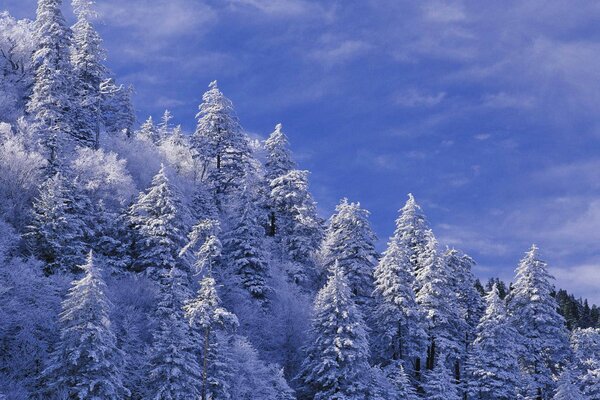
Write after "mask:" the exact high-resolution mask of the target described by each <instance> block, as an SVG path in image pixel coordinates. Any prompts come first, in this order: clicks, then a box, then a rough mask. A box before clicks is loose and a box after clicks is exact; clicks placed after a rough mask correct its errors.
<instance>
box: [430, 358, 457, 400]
mask: <svg viewBox="0 0 600 400" xmlns="http://www.w3.org/2000/svg"><path fill="white" fill-rule="evenodd" d="M423 390H424V392H425V396H426V397H425V398H426V399H427V400H460V399H461V396H460V395H459V394H458V387H457V385H456V383H455V380H454V379H453V377H452V373H451V372H450V370H449V369H448V367H446V363H445V360H444V359H443V357H439V358H438V360H437V361H436V363H435V367H434V368H433V370H431V371H429V372H428V373H427V376H426V378H425V383H424V384H423Z"/></svg>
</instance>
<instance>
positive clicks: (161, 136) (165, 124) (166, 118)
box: [157, 110, 173, 142]
mask: <svg viewBox="0 0 600 400" xmlns="http://www.w3.org/2000/svg"><path fill="white" fill-rule="evenodd" d="M172 119H173V114H171V111H169V110H165V112H164V113H163V116H162V118H161V119H160V123H159V124H158V129H157V131H158V141H159V142H162V141H163V140H165V139H166V138H168V137H169V136H170V135H171V133H172V129H171V126H170V123H171V120H172Z"/></svg>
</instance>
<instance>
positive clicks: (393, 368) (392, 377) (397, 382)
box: [385, 361, 418, 400]
mask: <svg viewBox="0 0 600 400" xmlns="http://www.w3.org/2000/svg"><path fill="white" fill-rule="evenodd" d="M385 371H386V375H387V378H388V380H389V381H390V382H392V384H393V385H394V388H395V389H396V396H397V397H396V399H402V400H417V399H418V396H417V392H416V391H415V389H414V387H413V385H412V383H411V381H410V379H409V377H408V375H407V374H406V371H405V370H404V365H403V364H402V361H396V362H393V363H391V364H390V365H388V366H387V367H386V369H385Z"/></svg>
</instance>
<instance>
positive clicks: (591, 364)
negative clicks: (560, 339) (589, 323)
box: [569, 328, 600, 399]
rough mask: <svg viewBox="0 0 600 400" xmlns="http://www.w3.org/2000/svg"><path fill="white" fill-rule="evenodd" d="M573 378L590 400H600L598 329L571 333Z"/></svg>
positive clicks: (578, 330) (599, 343)
mask: <svg viewBox="0 0 600 400" xmlns="http://www.w3.org/2000/svg"><path fill="white" fill-rule="evenodd" d="M571 349H572V362H571V363H570V365H569V368H571V369H572V370H573V374H574V378H575V379H576V381H577V382H578V383H579V386H580V388H581V391H582V392H583V394H585V395H586V396H587V397H588V398H590V399H596V398H598V399H600V328H587V329H579V328H578V329H575V330H574V331H573V332H572V333H571Z"/></svg>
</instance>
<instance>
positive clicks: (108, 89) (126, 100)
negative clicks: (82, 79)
mask: <svg viewBox="0 0 600 400" xmlns="http://www.w3.org/2000/svg"><path fill="white" fill-rule="evenodd" d="M132 93H133V87H131V86H128V87H125V86H123V85H117V84H115V82H114V80H113V79H112V78H109V79H106V80H104V81H102V82H101V83H100V94H101V95H102V103H101V111H102V114H101V116H102V123H103V124H104V127H105V129H106V131H107V132H108V133H109V134H112V135H116V134H120V133H124V134H125V136H126V137H128V138H129V137H131V136H132V135H133V125H134V124H135V121H136V119H135V110H134V109H133V104H132V103H131V96H132Z"/></svg>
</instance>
